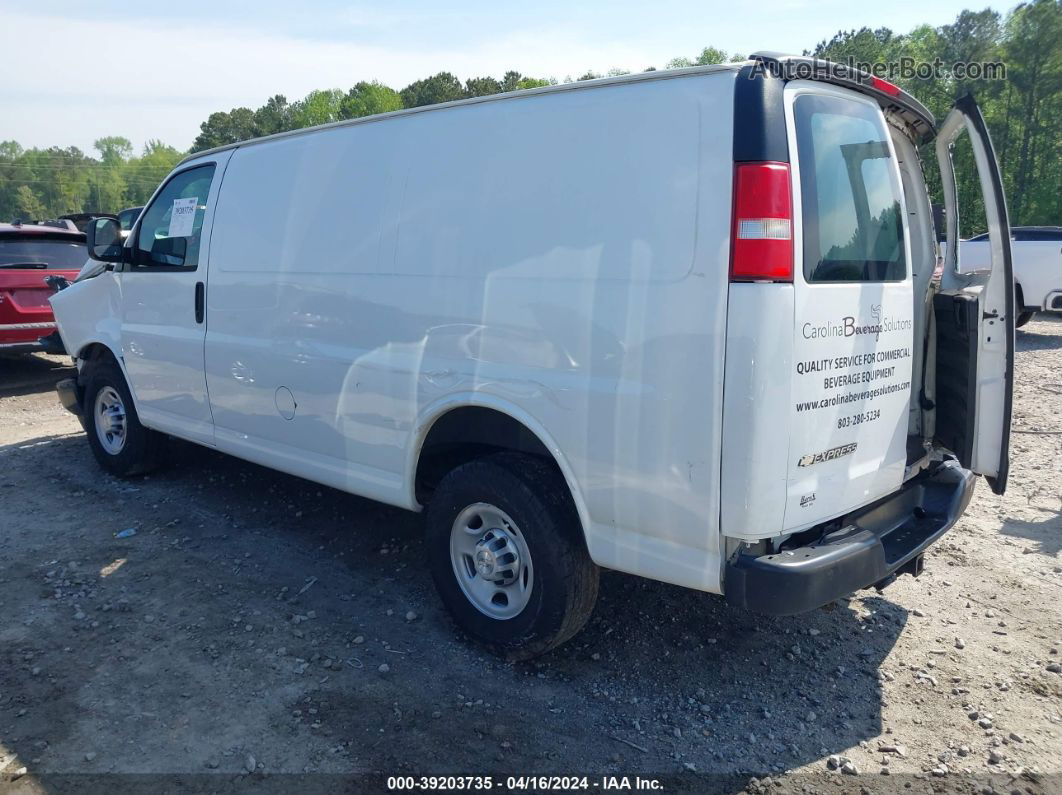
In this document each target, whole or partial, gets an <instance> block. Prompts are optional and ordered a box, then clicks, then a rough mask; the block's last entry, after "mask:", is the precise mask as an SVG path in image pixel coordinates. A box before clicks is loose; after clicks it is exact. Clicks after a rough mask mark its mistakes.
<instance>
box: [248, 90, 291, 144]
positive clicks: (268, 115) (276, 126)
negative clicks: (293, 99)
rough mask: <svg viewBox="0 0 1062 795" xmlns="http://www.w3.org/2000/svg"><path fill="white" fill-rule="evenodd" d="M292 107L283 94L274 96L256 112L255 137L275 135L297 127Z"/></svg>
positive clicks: (253, 125) (254, 120) (253, 122)
mask: <svg viewBox="0 0 1062 795" xmlns="http://www.w3.org/2000/svg"><path fill="white" fill-rule="evenodd" d="M292 110H293V109H292V107H291V105H289V104H288V98H287V97H285V96H284V95H283V94H274V95H273V96H271V97H270V98H269V99H267V100H266V103H265V104H264V105H262V107H260V108H258V109H257V110H256V111H255V112H254V117H253V119H252V121H251V126H252V128H253V130H254V135H255V136H256V137H257V136H262V135H273V134H274V133H278V132H284V131H285V130H290V129H293V128H294V127H295V122H294V120H293V119H292Z"/></svg>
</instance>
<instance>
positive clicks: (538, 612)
mask: <svg viewBox="0 0 1062 795" xmlns="http://www.w3.org/2000/svg"><path fill="white" fill-rule="evenodd" d="M426 524H427V545H428V555H429V565H430V567H431V573H432V578H433V579H434V580H435V586H436V588H437V589H438V591H439V596H440V597H441V598H442V601H443V603H444V604H445V605H446V607H447V609H449V611H450V613H451V614H452V615H453V617H454V620H455V621H456V622H457V624H458V626H460V627H461V629H462V630H464V631H465V632H466V633H468V634H469V635H470V636H471V637H473V638H475V639H476V640H477V641H479V642H481V643H484V644H486V645H488V646H490V647H492V648H493V649H494V650H495V651H497V652H498V653H500V654H502V655H503V656H505V657H507V658H508V659H511V660H521V659H527V658H529V657H534V656H536V655H538V654H542V653H544V652H547V651H549V650H550V649H553V648H556V647H557V646H559V645H560V644H562V643H563V642H564V641H566V640H568V639H569V638H570V637H572V636H573V635H574V634H575V633H576V632H578V631H579V630H580V629H582V627H583V625H585V624H586V621H587V619H589V617H590V613H591V612H592V611H593V607H594V602H595V601H596V599H597V584H598V569H597V567H596V566H595V565H594V563H593V561H591V560H590V556H589V554H588V553H587V551H586V546H585V544H584V543H583V538H582V530H581V527H580V525H579V518H578V515H577V514H576V512H575V508H574V506H573V505H572V504H571V500H570V498H569V496H568V489H567V485H566V484H565V482H564V479H563V478H562V477H561V476H560V474H559V473H557V471H556V470H555V469H554V468H553V467H552V466H550V465H549V464H548V463H547V462H545V461H542V460H541V459H539V458H536V457H534V456H528V455H519V454H515V453H499V454H497V455H492V456H489V457H487V458H482V459H478V460H476V461H472V462H470V463H467V464H464V465H462V466H460V467H458V468H457V469H455V470H453V471H452V472H450V474H448V475H447V476H446V477H445V478H443V480H442V482H441V483H440V484H439V487H438V488H437V489H436V491H435V494H434V495H433V496H432V499H431V503H430V505H429V506H428V513H427V522H426Z"/></svg>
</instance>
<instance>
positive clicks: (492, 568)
mask: <svg viewBox="0 0 1062 795" xmlns="http://www.w3.org/2000/svg"><path fill="white" fill-rule="evenodd" d="M450 562H451V563H452V564H453V568H454V576H455V577H457V584H458V585H459V586H461V591H462V593H464V595H465V596H466V597H467V598H468V601H469V602H471V603H472V604H473V605H474V606H475V608H476V609H477V610H479V612H481V613H483V614H484V615H486V616H490V617H491V618H495V619H498V620H499V621H505V620H507V619H510V618H515V617H516V616H518V615H520V612H521V611H522V610H523V609H524V608H525V607H526V606H527V603H528V600H530V598H531V589H532V588H533V587H534V584H535V572H534V568H533V567H532V565H531V553H530V552H529V551H528V549H527V542H526V541H525V540H524V534H523V533H522V532H521V531H520V528H519V527H517V526H516V522H514V521H513V520H512V519H511V518H510V517H509V516H508V514H506V513H505V511H503V510H501V509H500V508H496V507H495V506H493V505H490V504H489V503H485V502H477V503H475V504H474V505H469V506H468V507H467V508H465V509H464V510H463V511H461V513H459V514H458V515H457V518H456V519H455V520H454V524H453V527H452V528H451V529H450Z"/></svg>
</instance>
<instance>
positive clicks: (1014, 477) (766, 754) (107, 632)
mask: <svg viewBox="0 0 1062 795" xmlns="http://www.w3.org/2000/svg"><path fill="white" fill-rule="evenodd" d="M1018 346H1019V351H1020V353H1019V354H1018V367H1017V374H1018V378H1017V389H1016V397H1015V411H1014V428H1015V431H1016V433H1015V435H1014V438H1013V441H1012V448H1011V449H1012V462H1013V464H1012V467H1013V468H1012V472H1011V480H1010V486H1009V489H1008V492H1007V495H1006V496H1005V497H1003V498H1000V497H996V496H995V495H993V494H992V493H991V492H990V491H989V489H987V488H986V487H984V484H981V485H980V486H979V488H978V491H977V494H976V495H975V498H974V502H973V504H972V506H971V508H970V510H969V512H968V513H967V515H966V517H965V518H964V519H963V520H962V521H961V522H960V524H959V525H958V526H957V527H956V528H955V529H954V530H953V531H952V532H951V533H949V534H948V535H947V536H946V537H945V538H944V539H943V540H942V542H941V543H939V544H937V545H936V546H935V547H934V548H933V549H932V550H931V551H930V553H929V555H928V559H927V565H926V572H925V574H924V575H923V576H922V577H920V578H919V579H918V580H913V579H911V578H909V577H904V578H901V579H900V580H899V581H898V582H897V583H896V584H894V585H893V586H891V587H890V588H888V589H887V590H886V591H885V592H884V593H882V594H877V593H875V592H872V591H870V592H861V593H859V594H856V595H854V596H853V597H852V598H850V599H847V600H841V601H839V602H836V603H834V604H832V605H829V606H827V607H826V608H824V609H822V610H817V611H815V612H813V613H810V614H808V615H804V616H798V617H795V618H788V619H766V618H762V617H759V616H755V615H752V614H748V613H744V612H740V611H735V610H733V609H731V608H728V607H727V606H726V605H725V604H724V603H723V602H722V600H720V599H718V598H717V597H712V596H709V595H707V594H702V593H697V592H694V591H687V590H683V589H680V588H675V587H671V586H667V585H662V584H659V583H653V582H648V581H643V580H639V579H637V578H634V577H629V576H626V575H622V574H617V573H606V574H605V575H604V577H603V579H602V588H601V601H600V602H599V604H598V607H597V610H596V612H595V614H594V618H593V620H592V621H591V623H590V625H589V626H588V627H587V629H586V630H585V631H584V632H583V633H582V634H581V635H579V636H578V637H577V638H576V639H575V640H574V641H573V642H571V643H569V644H568V645H566V646H565V647H563V648H562V649H560V650H558V651H557V652H555V653H553V654H551V655H549V656H547V657H545V658H542V659H540V660H538V661H535V662H532V663H528V664H519V665H508V664H505V663H502V662H500V661H498V660H497V659H495V658H493V657H491V656H489V655H486V654H484V653H482V652H481V651H480V650H479V649H478V648H476V647H474V646H471V645H469V644H468V643H466V642H465V641H464V640H463V639H461V638H460V637H459V636H458V635H457V634H456V633H455V631H454V629H453V626H452V624H451V623H450V622H449V620H448V619H447V617H446V615H445V613H444V612H443V611H442V609H441V607H440V606H439V604H438V602H437V600H436V598H435V594H434V591H433V590H432V586H431V582H430V578H429V576H428V574H427V570H426V567H425V565H424V560H423V545H422V541H421V526H420V521H421V520H420V517H419V516H417V515H414V514H410V513H406V512H403V511H400V510H396V509H392V508H387V507H384V506H380V505H377V504H375V503H372V502H368V501H366V500H362V499H359V498H356V497H353V496H350V495H347V494H343V493H340V492H337V491H333V490H331V489H327V488H324V487H321V486H317V485H315V484H312V483H308V482H307V481H303V480H299V479H297V478H293V477H289V476H286V475H282V474H279V473H275V472H272V471H269V470H266V469H262V468H260V467H257V466H254V465H251V464H247V463H245V462H241V461H238V460H236V459H233V458H229V457H226V456H223V455H219V454H215V453H212V452H209V451H205V450H203V449H200V448H196V447H192V446H190V445H189V446H186V445H182V446H180V447H179V448H178V450H177V451H176V452H177V455H176V456H175V461H174V463H173V464H172V466H170V467H169V468H168V469H166V470H165V471H163V472H161V473H158V474H157V475H155V476H152V477H149V478H143V479H139V480H134V481H128V482H125V481H118V480H115V479H112V478H110V477H107V476H105V475H104V474H102V473H101V471H100V470H99V468H98V467H97V466H96V464H95V462H94V461H93V460H92V457H91V455H90V453H89V450H88V446H87V444H86V443H85V440H84V438H83V435H82V433H81V429H80V427H79V426H78V423H77V421H76V420H75V419H74V418H73V417H72V416H71V415H69V414H68V413H66V412H65V411H63V409H62V408H61V407H60V406H59V404H58V401H57V399H56V397H55V394H54V391H53V390H52V385H53V384H54V382H55V381H56V380H58V379H59V378H61V377H63V376H64V375H65V374H67V373H68V372H69V370H66V369H64V367H63V365H64V363H65V362H66V361H68V360H65V359H61V358H58V357H54V358H53V357H40V356H37V357H30V358H27V359H23V360H21V361H5V360H0V504H2V512H0V617H2V620H0V781H6V782H7V783H6V784H3V783H0V788H4V787H6V788H10V789H12V790H13V791H22V790H25V791H27V792H30V791H44V790H63V789H69V788H77V786H75V785H77V784H80V785H81V787H82V788H84V787H86V786H89V785H93V786H99V787H101V788H103V787H106V788H109V789H112V790H113V789H115V788H119V789H121V788H123V787H125V788H137V787H142V788H145V789H147V790H157V789H159V788H163V787H166V788H174V787H178V788H179V787H185V788H193V789H195V788H201V789H208V790H218V789H221V790H225V789H228V788H233V787H236V788H239V787H251V786H260V785H262V784H268V783H270V782H272V783H273V784H275V785H277V786H279V787H280V788H294V787H295V784H296V781H297V782H298V787H299V788H302V789H306V788H308V787H309V788H313V787H314V786H317V787H318V788H320V789H321V790H322V791H324V790H333V789H338V788H343V787H345V788H348V789H358V790H364V789H379V788H381V787H382V786H383V783H384V779H383V778H382V777H383V776H387V775H402V774H408V775H418V776H419V775H422V774H444V773H448V774H462V775H482V774H492V775H494V776H495V777H497V780H500V781H502V782H504V779H505V777H507V776H510V775H528V774H569V775H571V774H591V775H592V776H594V777H595V778H594V779H591V781H593V780H599V779H597V777H599V776H603V775H612V776H623V775H626V776H630V777H632V779H631V780H632V781H633V776H635V775H638V774H640V775H642V776H658V777H662V778H663V779H666V784H667V786H668V788H669V790H671V791H678V790H684V791H711V790H727V791H740V790H742V789H748V790H752V791H774V790H778V791H786V790H791V791H800V790H801V789H808V790H814V791H853V792H858V791H859V790H860V789H863V788H865V789H867V790H870V791H882V792H885V791H893V790H896V789H902V788H903V787H904V786H905V785H911V786H912V787H913V789H914V790H916V791H926V790H929V789H932V790H933V791H937V792H945V791H946V792H952V791H954V792H970V791H979V790H980V789H981V788H982V787H986V786H993V787H994V788H995V789H996V790H998V791H1000V792H1011V791H1013V790H1018V791H1023V792H1024V791H1032V792H1040V791H1042V792H1050V791H1059V790H1060V789H1062V778H1060V774H1062V762H1060V761H1059V760H1062V675H1060V674H1059V673H1057V672H1056V670H1055V669H1058V663H1060V662H1062V655H1060V654H1059V649H1060V647H1062V622H1060V618H1062V607H1060V600H1059V597H1060V595H1062V591H1060V588H1062V565H1060V564H1062V561H1060V560H1059V557H1060V555H1059V553H1060V548H1062V519H1060V511H1062V321H1060V320H1057V319H1051V318H1046V319H1045V318H1038V319H1036V320H1034V321H1033V322H1031V323H1030V324H1029V325H1027V326H1026V327H1025V328H1024V329H1022V330H1021V331H1019V333H1018ZM127 530H134V531H135V533H132V534H128V533H126V534H125V535H126V537H124V538H123V537H117V534H119V533H121V532H122V531H127ZM23 768H24V769H25V771H24V772H23ZM252 769H253V771H254V772H253V773H252V772H250V771H251V770H252ZM884 771H888V773H889V774H890V775H888V776H885V775H882V773H883V772H884ZM852 773H857V775H854V776H853V775H851V774H852ZM159 776H164V778H159ZM285 776H286V777H285ZM294 776H298V777H299V778H298V779H297V780H296V779H295V778H294ZM94 777H95V778H94ZM496 788H497V787H496ZM591 788H593V787H592V786H591Z"/></svg>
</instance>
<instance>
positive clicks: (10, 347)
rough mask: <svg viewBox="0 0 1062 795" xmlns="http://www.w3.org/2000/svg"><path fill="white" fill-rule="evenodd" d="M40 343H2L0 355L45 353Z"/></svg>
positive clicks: (0, 343)
mask: <svg viewBox="0 0 1062 795" xmlns="http://www.w3.org/2000/svg"><path fill="white" fill-rule="evenodd" d="M43 350H44V346H43V345H41V343H40V342H39V341H34V342H0V353H33V352H34V351H43Z"/></svg>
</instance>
